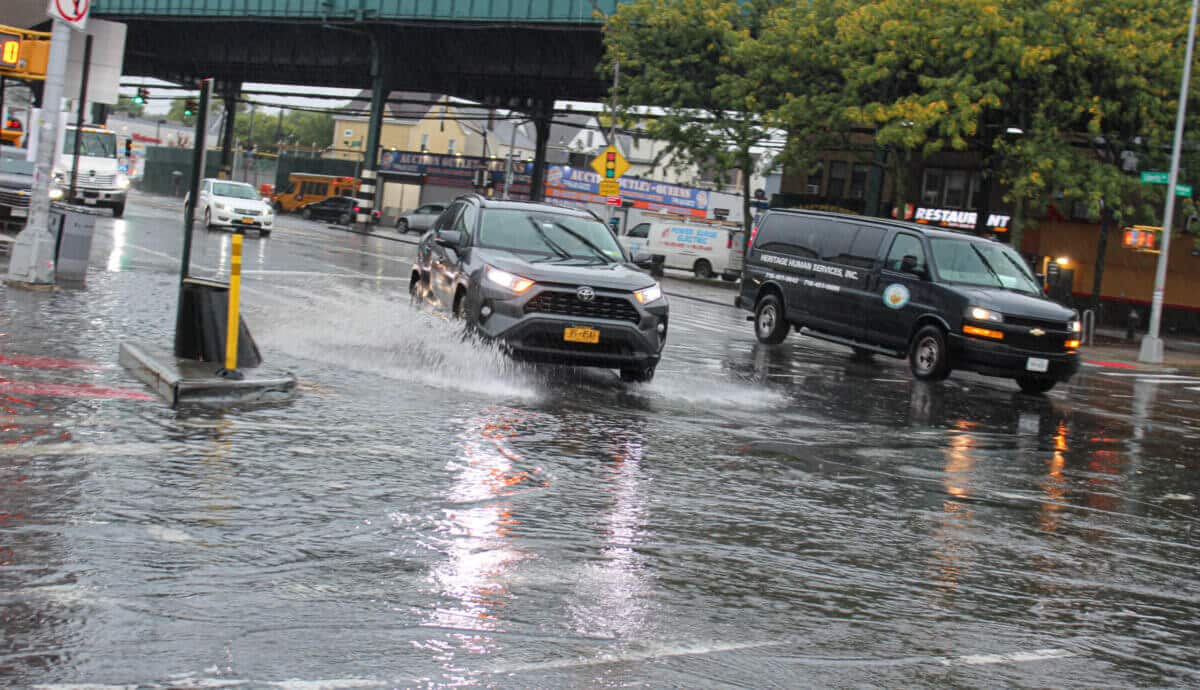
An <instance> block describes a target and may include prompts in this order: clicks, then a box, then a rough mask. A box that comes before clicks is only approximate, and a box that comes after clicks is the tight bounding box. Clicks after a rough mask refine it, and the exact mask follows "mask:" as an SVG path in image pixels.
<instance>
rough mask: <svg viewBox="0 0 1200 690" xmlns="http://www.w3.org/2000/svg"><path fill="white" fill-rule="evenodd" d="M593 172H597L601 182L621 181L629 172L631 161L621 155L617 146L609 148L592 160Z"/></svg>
mask: <svg viewBox="0 0 1200 690" xmlns="http://www.w3.org/2000/svg"><path fill="white" fill-rule="evenodd" d="M592 170H595V171H596V172H597V173H598V174H599V175H600V179H601V180H619V179H621V176H622V175H624V174H625V173H626V172H627V171H628V170H629V161H627V160H625V157H624V156H622V155H621V152H620V151H618V150H617V147H616V146H609V147H608V148H606V149H604V150H603V151H601V152H600V155H599V156H596V157H595V158H593V159H592Z"/></svg>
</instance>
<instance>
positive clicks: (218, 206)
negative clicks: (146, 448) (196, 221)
mask: <svg viewBox="0 0 1200 690" xmlns="http://www.w3.org/2000/svg"><path fill="white" fill-rule="evenodd" d="M213 208H215V209H217V210H218V211H224V210H225V204H222V203H221V202H219V201H214V202H213Z"/></svg>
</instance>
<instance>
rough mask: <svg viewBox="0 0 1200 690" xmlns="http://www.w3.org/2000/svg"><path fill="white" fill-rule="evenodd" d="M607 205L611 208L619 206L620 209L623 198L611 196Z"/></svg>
mask: <svg viewBox="0 0 1200 690" xmlns="http://www.w3.org/2000/svg"><path fill="white" fill-rule="evenodd" d="M606 203H607V204H608V205H609V206H618V207H619V206H620V205H621V197H619V196H610V197H608V199H607V200H606Z"/></svg>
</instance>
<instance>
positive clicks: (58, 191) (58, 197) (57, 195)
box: [50, 187, 66, 201]
mask: <svg viewBox="0 0 1200 690" xmlns="http://www.w3.org/2000/svg"><path fill="white" fill-rule="evenodd" d="M64 196H66V194H64V193H63V190H62V187H51V188H50V201H62V200H63V197H64Z"/></svg>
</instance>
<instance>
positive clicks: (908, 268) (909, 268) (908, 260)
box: [900, 254, 929, 280]
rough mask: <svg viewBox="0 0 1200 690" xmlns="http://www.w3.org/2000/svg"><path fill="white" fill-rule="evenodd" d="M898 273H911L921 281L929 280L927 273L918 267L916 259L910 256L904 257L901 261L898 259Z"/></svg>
mask: <svg viewBox="0 0 1200 690" xmlns="http://www.w3.org/2000/svg"><path fill="white" fill-rule="evenodd" d="M900 272H901V273H911V274H912V275H915V276H917V277H918V278H921V279H922V280H928V278H929V272H928V271H926V270H925V269H924V268H921V267H920V264H918V263H917V257H915V256H913V255H912V254H908V255H905V257H904V258H903V259H900Z"/></svg>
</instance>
